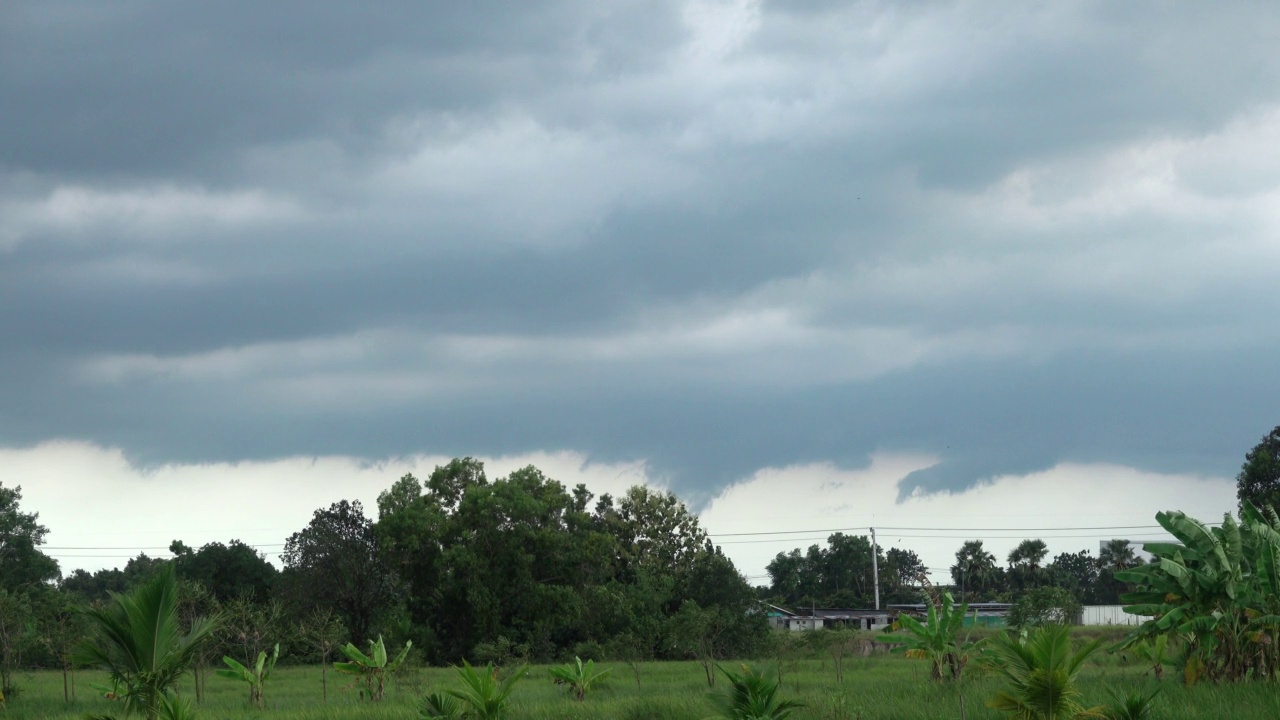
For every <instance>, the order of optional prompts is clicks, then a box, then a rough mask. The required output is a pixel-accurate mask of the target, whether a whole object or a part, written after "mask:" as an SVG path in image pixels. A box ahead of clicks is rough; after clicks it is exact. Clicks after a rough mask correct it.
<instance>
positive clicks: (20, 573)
mask: <svg viewBox="0 0 1280 720" xmlns="http://www.w3.org/2000/svg"><path fill="white" fill-rule="evenodd" d="M21 501H22V486H21V485H19V486H16V487H11V488H8V487H5V486H4V484H3V483H0V588H3V589H7V590H18V589H20V588H25V587H30V586H32V585H38V584H41V583H46V582H50V581H52V580H56V579H58V576H59V572H58V562H57V561H56V560H54V559H53V558H51V557H49V556H48V555H45V554H44V553H43V552H41V551H40V546H41V545H43V544H44V539H45V536H46V535H48V534H49V529H48V528H46V527H45V526H43V525H41V524H40V522H39V520H40V515H39V513H26V512H23V511H22V509H21V507H19V504H20V502H21Z"/></svg>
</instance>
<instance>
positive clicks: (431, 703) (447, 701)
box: [418, 693, 467, 720]
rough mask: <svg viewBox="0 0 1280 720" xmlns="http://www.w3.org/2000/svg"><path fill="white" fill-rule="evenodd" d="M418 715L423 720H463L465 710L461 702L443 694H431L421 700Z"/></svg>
mask: <svg viewBox="0 0 1280 720" xmlns="http://www.w3.org/2000/svg"><path fill="white" fill-rule="evenodd" d="M418 714H419V715H420V716H421V717H422V718H423V720H464V718H466V717H467V709H466V707H465V706H464V705H463V704H462V701H461V700H458V699H457V698H455V697H453V696H452V695H446V694H444V693H431V694H430V695H427V696H426V697H424V698H422V707H421V708H420V709H419V712H418Z"/></svg>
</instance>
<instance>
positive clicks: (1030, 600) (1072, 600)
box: [1009, 586, 1083, 630]
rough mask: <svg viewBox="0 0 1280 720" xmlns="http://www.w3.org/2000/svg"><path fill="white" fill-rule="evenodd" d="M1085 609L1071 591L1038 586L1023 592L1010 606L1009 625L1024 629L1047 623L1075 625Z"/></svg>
mask: <svg viewBox="0 0 1280 720" xmlns="http://www.w3.org/2000/svg"><path fill="white" fill-rule="evenodd" d="M1081 612H1083V609H1082V608H1081V606H1080V601H1079V600H1077V599H1076V596H1075V595H1072V594H1071V592H1070V591H1068V590H1066V589H1063V588H1060V587H1052V586H1045V587H1038V588H1034V589H1032V590H1028V591H1027V592H1025V593H1023V594H1022V595H1021V596H1020V597H1019V598H1018V599H1017V600H1015V601H1014V603H1013V607H1011V608H1009V626H1010V627H1013V628H1016V629H1019V630H1023V629H1027V628H1036V627H1043V626H1045V625H1075V624H1077V623H1079V622H1080V614H1081Z"/></svg>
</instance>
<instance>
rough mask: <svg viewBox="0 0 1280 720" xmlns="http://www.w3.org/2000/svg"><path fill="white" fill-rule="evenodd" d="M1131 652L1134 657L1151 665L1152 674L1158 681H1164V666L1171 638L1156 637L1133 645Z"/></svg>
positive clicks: (1130, 648) (1144, 639) (1165, 636)
mask: <svg viewBox="0 0 1280 720" xmlns="http://www.w3.org/2000/svg"><path fill="white" fill-rule="evenodd" d="M1129 650H1130V651H1131V652H1133V654H1134V656H1135V657H1137V658H1139V659H1141V660H1144V661H1146V662H1147V663H1149V664H1150V665H1151V672H1152V674H1154V675H1155V676H1156V679H1157V680H1163V679H1164V666H1165V662H1166V656H1167V655H1168V651H1169V636H1168V635H1156V636H1154V637H1147V638H1143V639H1142V640H1139V641H1138V642H1136V643H1133V644H1132V645H1130V646H1129Z"/></svg>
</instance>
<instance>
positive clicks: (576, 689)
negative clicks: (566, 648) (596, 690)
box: [551, 657, 609, 701]
mask: <svg viewBox="0 0 1280 720" xmlns="http://www.w3.org/2000/svg"><path fill="white" fill-rule="evenodd" d="M608 674H609V671H608V670H601V671H600V672H596V671H595V661H594V660H588V661H587V662H586V663H585V664H584V663H583V662H582V658H580V657H575V658H574V659H573V662H572V663H569V664H568V665H564V666H561V667H553V668H551V677H552V678H554V679H555V683H556V684H557V685H564V686H566V687H568V688H569V691H570V692H572V693H573V699H574V700H578V701H582V700H583V699H585V698H586V697H587V691H588V690H590V689H591V686H592V685H594V684H596V683H597V682H599V681H600V680H602V679H604V677H605V676H606V675H608Z"/></svg>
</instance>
